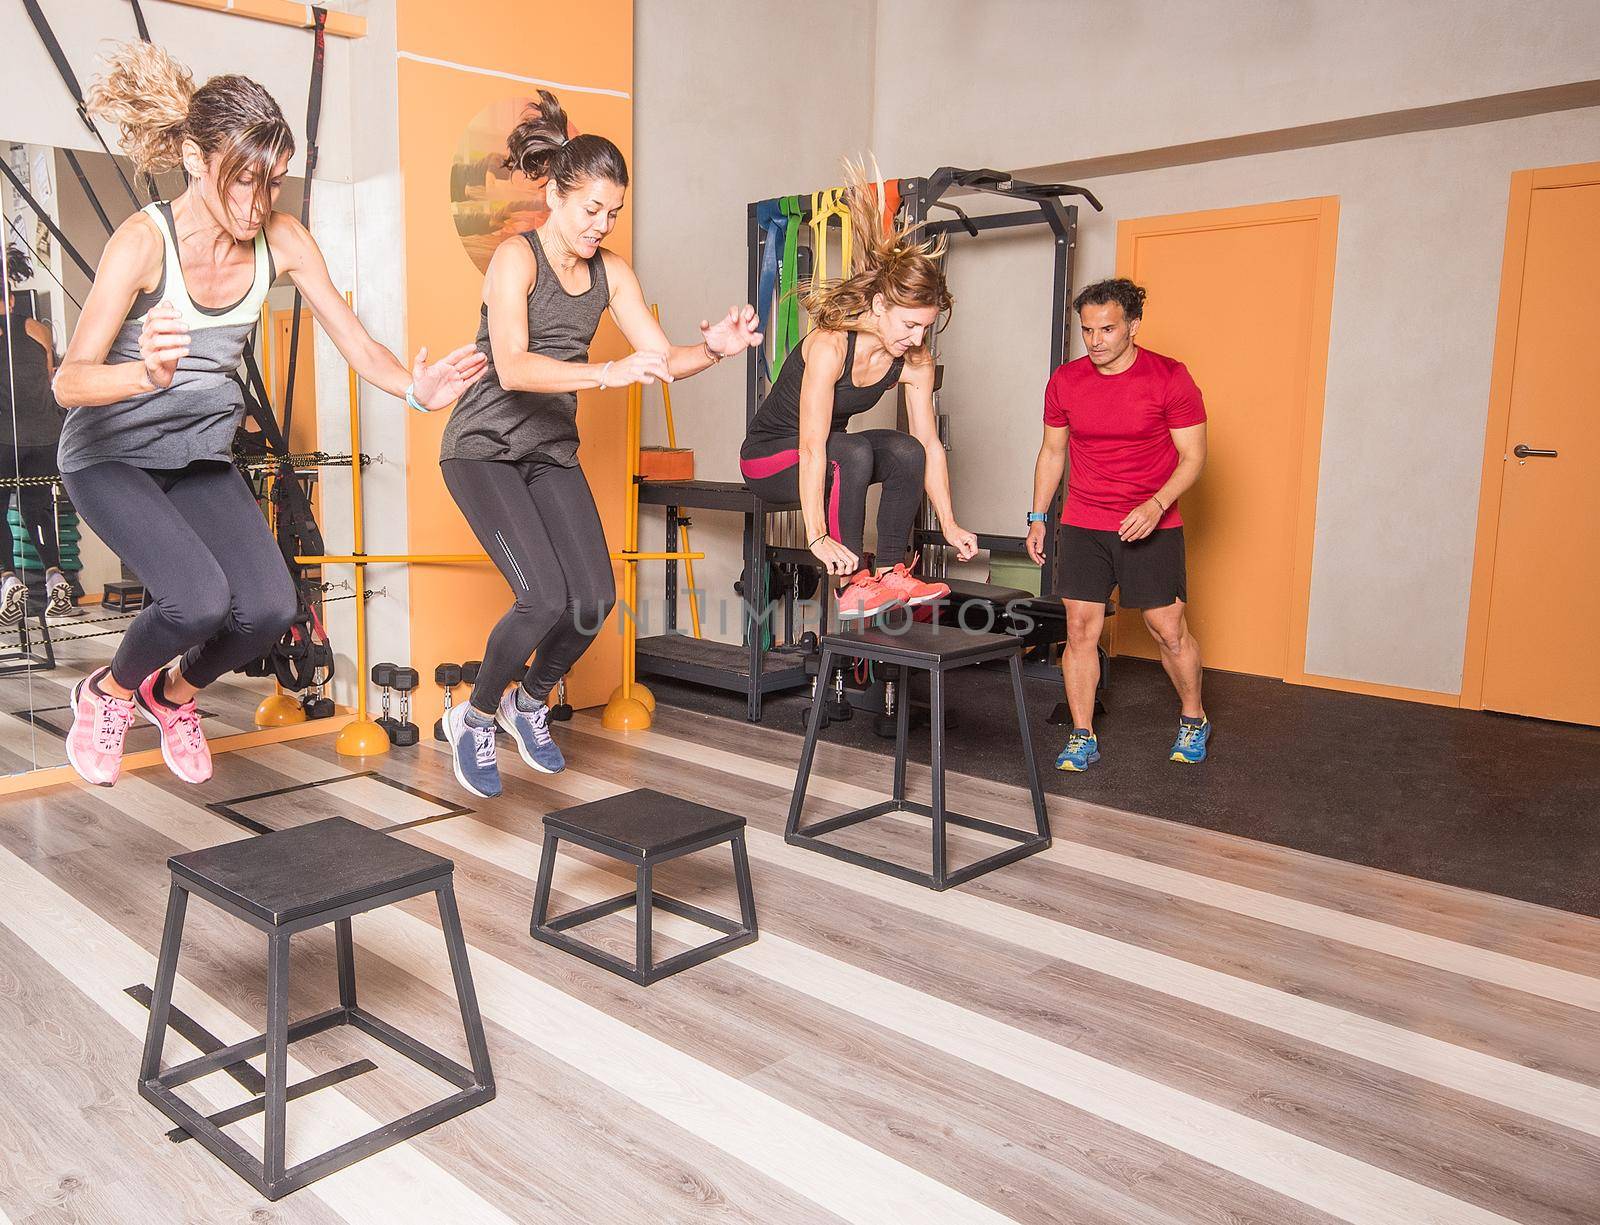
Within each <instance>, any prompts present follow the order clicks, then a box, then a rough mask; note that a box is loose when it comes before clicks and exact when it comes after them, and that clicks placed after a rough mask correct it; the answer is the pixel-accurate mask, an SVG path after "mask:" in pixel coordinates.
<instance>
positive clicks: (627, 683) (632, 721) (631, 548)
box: [600, 383, 655, 731]
mask: <svg viewBox="0 0 1600 1225" xmlns="http://www.w3.org/2000/svg"><path fill="white" fill-rule="evenodd" d="M643 404H644V397H643V396H642V395H641V393H640V390H639V385H638V384H637V383H634V384H631V385H630V386H629V387H628V417H627V429H626V431H625V433H626V441H625V443H624V445H625V447H626V448H627V460H626V464H625V476H626V479H627V482H628V485H627V490H626V499H627V500H626V502H625V503H624V511H623V525H622V546H623V552H624V553H625V554H626V556H625V557H624V558H623V559H622V600H623V603H624V605H625V608H624V610H623V611H622V612H621V613H620V614H619V615H621V616H622V617H623V622H622V683H621V684H619V685H618V686H617V687H616V689H615V690H613V691H612V694H611V698H610V700H609V701H607V702H606V708H605V711H604V712H603V713H602V714H601V716H600V721H601V723H602V724H604V726H606V727H608V728H610V729H611V730H612V731H642V730H643V729H645V728H647V727H649V726H650V710H651V707H653V706H654V704H655V698H654V696H653V695H651V694H650V691H649V690H648V689H646V688H645V687H644V686H643V685H638V684H635V682H634V676H635V670H634V669H635V656H636V647H637V638H638V626H637V625H636V624H635V622H634V619H633V616H632V613H633V610H634V609H635V608H636V607H637V606H638V576H639V561H638V556H637V554H638V551H639V482H638V481H637V480H636V479H635V478H636V477H637V476H638V474H639V417H640V410H641V408H642V407H643ZM647 699H648V700H647Z"/></svg>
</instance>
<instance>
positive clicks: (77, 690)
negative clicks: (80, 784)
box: [67, 681, 122, 787]
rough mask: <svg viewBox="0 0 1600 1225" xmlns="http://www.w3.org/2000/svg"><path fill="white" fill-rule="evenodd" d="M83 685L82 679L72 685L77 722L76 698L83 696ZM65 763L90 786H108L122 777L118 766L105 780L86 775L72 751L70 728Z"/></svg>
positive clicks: (73, 719)
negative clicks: (114, 773)
mask: <svg viewBox="0 0 1600 1225" xmlns="http://www.w3.org/2000/svg"><path fill="white" fill-rule="evenodd" d="M83 686H84V682H83V681H79V682H78V683H77V684H76V685H74V686H73V687H72V721H73V723H77V721H78V699H79V698H80V697H82V696H83ZM67 764H68V765H70V766H71V767H72V768H73V769H74V770H75V771H76V772H77V775H78V777H79V778H81V779H82V780H83V781H84V782H86V783H88V784H89V785H90V786H91V787H110V786H113V785H114V784H115V783H116V781H117V779H118V778H121V777H122V770H121V768H120V767H119V768H118V769H117V773H116V775H115V776H114V777H112V778H110V779H108V780H107V781H105V782H101V781H100V780H99V779H97V778H90V777H89V776H88V774H86V773H85V772H84V769H83V767H82V766H80V765H79V764H78V759H77V757H76V756H75V755H74V754H73V752H72V729H71V728H68V729H67Z"/></svg>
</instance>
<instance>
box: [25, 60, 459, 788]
mask: <svg viewBox="0 0 1600 1225" xmlns="http://www.w3.org/2000/svg"><path fill="white" fill-rule="evenodd" d="M90 108H91V110H92V111H93V113H94V114H96V115H98V116H101V117H103V118H105V119H107V120H109V121H111V122H113V123H115V124H117V125H118V126H119V127H120V128H121V129H122V147H123V148H124V149H125V150H126V151H127V152H128V153H129V154H130V155H131V156H132V157H133V159H134V162H135V163H136V164H137V166H138V168H139V169H140V170H141V171H144V170H148V171H152V172H160V171H163V170H168V169H171V168H172V167H174V166H177V165H179V164H181V165H182V166H183V169H184V172H185V174H186V175H187V176H188V180H189V186H188V187H187V188H186V189H185V190H184V192H183V194H181V195H180V196H178V197H177V198H176V199H174V200H172V201H170V202H167V201H162V202H158V203H155V204H152V205H150V206H149V207H147V208H145V209H144V210H143V211H142V212H139V213H136V214H134V216H132V217H130V218H129V219H128V220H127V221H125V222H123V223H122V225H121V226H119V227H118V228H117V231H116V233H115V234H113V235H112V236H111V238H110V239H109V240H108V241H107V243H106V248H105V253H104V254H103V255H102V256H101V258H100V266H99V268H98V270H97V271H96V273H95V280H94V286H93V288H92V289H91V290H90V291H89V297H88V300H87V301H86V302H85V304H84V308H83V315H82V318H81V319H80V320H79V322H78V329H77V332H76V333H75V334H74V335H73V337H72V342H71V343H70V344H69V345H68V346H67V352H66V356H65V357H64V358H63V359H62V364H61V369H60V372H59V373H58V374H57V375H56V379H55V392H56V399H57V400H58V401H59V402H60V403H61V404H62V406H63V407H65V408H67V409H68V410H69V411H68V413H67V420H66V425H65V427H64V428H63V430H62V435H61V450H60V461H61V472H62V477H63V480H64V482H65V484H66V488H67V492H68V494H69V495H70V496H71V498H72V502H73V505H74V506H76V507H77V509H78V513H79V514H80V515H82V516H83V518H84V519H85V520H86V521H87V522H88V523H89V525H90V526H91V527H92V528H94V530H95V532H96V534H97V535H98V536H99V537H100V538H101V539H102V540H104V541H105V542H106V544H107V545H108V546H109V547H110V548H111V549H112V551H113V552H115V553H116V554H117V556H118V557H120V558H121V559H122V560H123V561H124V562H126V563H127V564H128V565H129V566H130V567H132V569H133V571H134V572H135V573H136V574H137V575H138V576H139V580H140V581H141V582H142V583H143V584H144V586H145V588H146V590H147V591H148V592H149V599H150V602H149V603H148V605H147V606H146V608H145V609H144V611H143V612H141V613H140V614H139V616H138V617H137V618H135V620H134V621H133V623H132V624H131V625H130V626H129V627H128V630H127V633H126V634H125V635H124V636H123V639H122V643H121V645H120V646H119V647H118V648H117V652H116V656H115V657H114V658H113V659H112V661H111V666H110V667H109V668H101V669H99V670H97V671H96V672H93V673H91V674H90V675H89V676H88V677H86V678H85V679H84V680H82V681H79V682H78V684H77V685H76V686H74V688H73V691H72V707H73V723H72V730H71V732H70V733H69V734H68V737H67V757H68V759H69V760H70V761H71V762H72V765H73V768H74V769H76V770H77V771H78V773H79V774H81V775H82V776H83V777H84V778H85V779H87V780H88V781H89V782H92V783H99V784H102V785H105V786H109V785H110V784H112V783H113V782H115V781H116V779H117V775H118V774H119V773H120V771H121V766H122V742H123V736H124V734H125V733H126V732H127V730H128V727H129V725H130V724H131V723H132V722H133V718H134V715H135V713H141V714H143V715H144V716H145V717H146V718H147V719H149V720H150V721H151V722H152V723H154V724H155V725H156V727H157V728H159V729H160V732H161V752H162V756H163V757H164V758H165V759H166V762H167V765H168V766H169V767H170V768H171V769H172V772H173V773H174V774H176V775H177V776H178V777H179V778H181V779H183V780H185V781H186V782H191V783H199V782H204V781H205V780H206V779H207V778H209V777H211V750H210V748H209V747H208V746H207V744H206V739H205V735H204V733H203V732H202V731H201V728H200V716H199V714H198V712H197V711H196V710H195V703H194V699H195V694H196V693H197V692H198V691H199V690H201V689H203V688H205V687H206V686H207V685H209V684H211V683H212V682H213V681H215V680H217V679H218V678H219V677H221V676H222V675H223V674H224V673H227V672H230V671H232V670H234V669H235V668H238V667H239V666H241V665H242V664H245V663H247V662H249V661H250V660H252V659H255V658H258V657H259V656H261V655H263V654H265V653H266V652H267V651H268V650H269V649H270V648H271V647H272V645H273V643H275V642H276V641H277V640H278V638H279V637H280V636H281V635H282V634H283V632H284V630H285V629H286V628H287V626H288V625H289V623H290V621H291V620H292V618H293V617H294V614H295V609H296V603H297V600H296V592H295V588H294V581H293V580H292V579H291V578H290V575H289V571H288V568H287V566H286V564H285V562H284V559H283V555H282V554H281V553H280V552H279V550H278V546H277V544H276V542H275V541H274V540H273V538H272V533H271V531H269V530H268V527H267V523H266V520H265V518H264V517H263V516H262V514H261V509H260V507H259V506H257V505H256V500H255V496H254V495H253V494H252V493H251V491H250V487H249V485H248V484H246V483H245V479H244V477H243V476H242V475H241V474H240V472H239V470H238V469H237V468H236V467H234V465H233V463H232V455H233V442H234V434H235V432H236V431H237V429H238V427H239V423H240V420H241V417H242V414H243V408H244V393H243V391H242V389H241V388H240V387H239V385H238V384H237V383H236V382H235V381H234V374H235V371H236V370H237V369H238V366H239V360H240V357H241V355H242V353H243V351H244V346H245V343H246V341H247V340H248V339H249V337H250V335H251V333H252V332H253V331H254V330H255V327H256V323H257V321H258V319H259V317H260V314H261V304H262V302H263V301H264V300H265V298H266V294H267V289H268V287H269V286H270V285H271V284H272V282H273V281H274V280H276V279H277V277H278V276H279V275H280V274H283V273H288V274H289V276H290V277H291V278H292V279H293V281H294V283H295V286H296V287H297V288H298V289H299V290H300V292H301V294H302V295H303V296H304V298H305V300H306V303H307V305H308V306H309V307H310V308H311V312H312V314H313V315H314V316H315V317H316V319H317V322H318V323H320V324H321V325H322V326H323V329H324V330H325V331H326V332H327V333H328V336H329V338H330V339H331V340H332V341H333V343H334V344H335V345H336V346H337V347H338V349H339V352H340V353H342V354H343V355H344V357H345V359H346V360H347V361H348V362H349V363H350V365H351V367H352V368H354V369H355V371H356V372H357V373H358V374H359V375H360V376H361V377H362V378H364V379H365V380H366V381H367V382H368V383H370V384H372V385H373V386H375V387H380V388H382V389H383V390H385V391H387V392H389V393H390V394H391V395H394V396H404V397H405V398H406V400H407V402H408V403H410V404H411V405H412V407H414V408H418V409H423V410H429V411H431V410H433V409H437V408H444V407H446V406H447V405H449V404H450V403H451V402H452V401H453V400H455V399H456V398H457V397H458V396H459V395H460V394H461V393H462V392H463V391H464V390H466V389H467V388H468V387H469V386H471V385H472V383H473V382H474V381H475V380H476V379H477V378H479V377H481V375H482V372H483V359H482V358H481V357H480V356H479V355H478V354H477V353H476V352H475V351H474V350H473V349H472V348H471V347H470V346H469V347H463V348H461V349H458V350H456V351H455V352H454V353H452V354H450V355H449V356H448V357H446V358H444V359H443V360H442V361H438V362H435V363H433V364H432V365H428V364H427V361H426V358H427V350H423V351H422V352H420V353H418V354H417V358H416V361H415V363H413V367H412V369H411V370H410V371H407V370H406V368H405V366H404V365H403V364H402V363H401V362H400V360H399V359H398V358H396V357H395V356H394V354H392V353H391V352H389V350H388V349H386V348H384V347H383V346H382V345H380V344H379V343H378V342H377V341H375V340H373V339H372V337H371V336H370V335H368V333H367V330H366V329H365V328H364V327H363V326H362V325H361V322H360V321H359V320H358V319H357V318H356V317H355V315H354V314H353V313H352V312H351V310H350V308H349V306H348V305H347V304H346V303H345V300H344V298H343V297H341V296H340V294H339V292H338V291H337V290H336V289H335V288H334V287H333V282H332V281H331V280H330V279H329V277H328V270H327V266H326V264H325V263H324V262H323V258H322V253H321V251H320V250H318V248H317V244H316V241H315V240H314V239H313V238H312V237H311V235H310V234H309V233H307V232H306V230H305V228H304V227H303V226H302V225H301V224H300V223H299V222H298V221H296V220H295V219H294V218H292V217H289V216H287V215H285V214H282V213H275V212H273V211H272V208H273V204H274V202H275V201H276V199H277V195H278V189H279V187H280V186H281V185H282V182H283V177H284V174H285V173H286V171H287V167H288V164H289V158H290V155H291V154H292V153H293V152H294V137H293V134H292V133H291V132H290V130H289V125H288V124H287V123H286V122H285V121H284V118H283V114H282V112H281V111H280V110H279V109H278V104H277V103H276V102H274V101H273V99H272V97H271V95H270V94H268V93H267V91H266V90H264V89H262V88H261V86H260V85H258V84H256V83H255V82H254V81H252V80H250V79H248V78H247V77H241V76H231V75H229V76H217V77H212V78H211V79H210V80H209V81H207V82H206V83H205V84H204V85H202V86H201V87H200V88H198V89H196V88H195V86H194V81H193V79H192V78H191V77H190V75H189V73H188V71H187V70H186V69H184V68H183V67H182V66H180V65H179V64H177V63H176V62H175V61H173V60H172V59H171V58H170V57H169V56H168V55H167V53H166V52H165V51H163V50H162V49H161V48H159V47H156V46H154V45H152V44H149V43H140V44H136V45H133V46H125V47H121V48H119V49H118V50H117V51H116V52H115V54H113V55H112V56H111V58H110V61H109V72H108V73H107V75H106V76H105V77H104V78H103V79H101V80H99V81H97V82H96V83H95V86H94V88H93V89H92V90H91V92H90ZM174 656H178V657H180V658H178V659H177V661H176V662H175V663H174V662H173V658H174ZM169 664H171V666H170V667H169V666H168V665H169Z"/></svg>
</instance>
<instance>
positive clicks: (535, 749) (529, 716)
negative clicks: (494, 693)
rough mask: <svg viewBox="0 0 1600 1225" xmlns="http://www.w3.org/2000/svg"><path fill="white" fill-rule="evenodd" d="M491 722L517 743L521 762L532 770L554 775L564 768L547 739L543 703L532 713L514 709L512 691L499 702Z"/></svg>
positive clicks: (546, 713) (547, 714)
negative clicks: (525, 763) (498, 707)
mask: <svg viewBox="0 0 1600 1225" xmlns="http://www.w3.org/2000/svg"><path fill="white" fill-rule="evenodd" d="M494 721H495V722H496V723H498V724H499V725H500V726H501V727H503V728H505V730H506V731H507V732H508V733H509V734H510V736H511V738H512V739H513V740H515V741H516V742H517V752H518V753H520V754H522V760H523V761H525V762H527V763H528V764H529V765H530V766H532V767H533V768H534V769H535V770H540V771H543V772H544V773H545V774H557V773H559V772H560V771H562V770H565V769H566V768H567V759H566V758H565V757H563V756H561V750H560V749H559V748H558V747H557V746H556V742H555V741H554V740H552V739H550V708H549V707H548V706H546V705H545V704H544V703H543V702H540V703H539V704H538V705H537V706H535V707H534V708H533V709H532V710H523V709H521V708H520V707H518V705H517V691H516V690H515V689H513V690H512V691H511V692H510V693H508V694H506V696H505V697H503V698H501V699H500V709H499V710H497V711H496V712H495V716H494Z"/></svg>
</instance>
